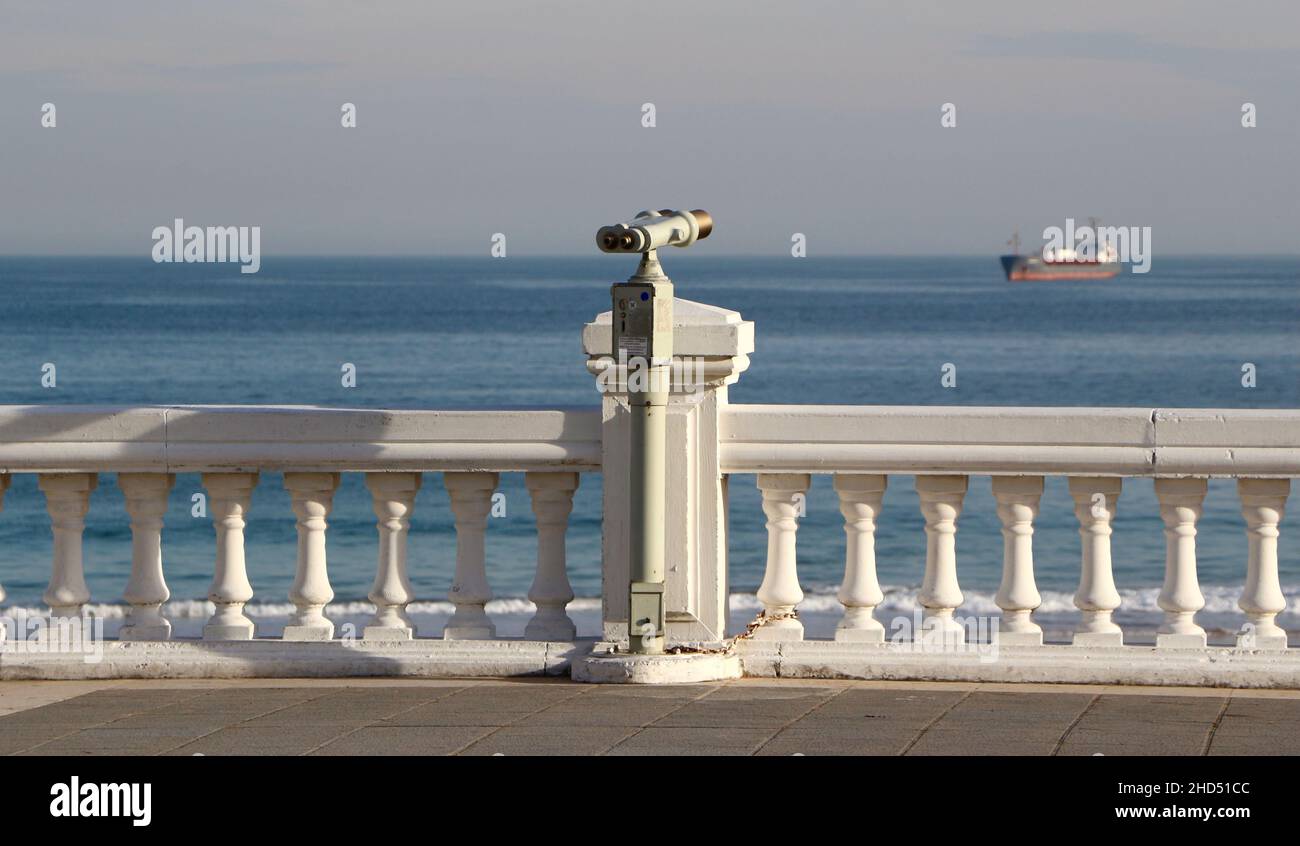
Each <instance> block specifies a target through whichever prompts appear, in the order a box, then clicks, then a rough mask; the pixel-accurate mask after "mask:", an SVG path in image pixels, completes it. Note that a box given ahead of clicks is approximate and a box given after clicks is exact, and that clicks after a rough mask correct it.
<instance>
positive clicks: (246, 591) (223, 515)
mask: <svg viewBox="0 0 1300 846" xmlns="http://www.w3.org/2000/svg"><path fill="white" fill-rule="evenodd" d="M257 481H258V474H256V473H204V474H203V486H204V487H205V488H207V490H208V511H209V512H211V514H212V526H213V528H214V529H215V530H216V533H217V563H216V569H215V571H214V573H213V576H212V585H211V587H209V588H208V599H209V600H211V601H212V604H213V605H215V606H216V611H215V612H214V613H213V615H212V618H211V619H210V620H208V622H207V625H205V626H204V627H203V639H204V640H252V639H253V637H254V635H255V634H256V628H257V627H256V626H255V625H254V623H253V621H252V620H251V619H249V617H248V616H247V615H246V614H245V613H244V605H245V604H247V603H248V601H249V600H250V599H252V598H253V586H252V585H251V584H249V582H248V569H247V567H246V565H245V562H244V515H246V514H247V513H248V505H249V500H251V499H252V496H253V488H255V487H257Z"/></svg>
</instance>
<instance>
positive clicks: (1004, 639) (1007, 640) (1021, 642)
mask: <svg viewBox="0 0 1300 846" xmlns="http://www.w3.org/2000/svg"><path fill="white" fill-rule="evenodd" d="M998 644H999V645H1001V646H1042V645H1043V633H1042V632H998Z"/></svg>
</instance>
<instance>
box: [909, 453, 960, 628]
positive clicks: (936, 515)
mask: <svg viewBox="0 0 1300 846" xmlns="http://www.w3.org/2000/svg"><path fill="white" fill-rule="evenodd" d="M966 484H967V480H966V477H965V476H917V477H916V493H917V495H918V496H919V498H920V500H921V514H922V515H923V516H924V517H925V578H924V579H923V580H922V582H921V590H920V592H919V593H918V594H917V597H916V598H917V602H919V603H920V604H921V607H922V608H924V609H925V610H924V615H925V616H924V620H923V625H924V626H925V632H924V636H925V637H927V638H931V637H932V638H934V639H936V640H937V641H938V642H941V643H962V642H964V641H965V639H966V630H965V628H964V627H963V626H962V625H961V624H959V623H958V622H957V621H956V620H955V619H954V618H953V613H954V612H955V611H956V610H957V607H958V606H960V605H961V603H962V600H963V599H964V597H963V596H962V593H961V588H960V587H959V586H958V584H957V518H958V517H960V516H961V506H962V500H963V499H965V497H966ZM917 634H918V636H920V635H922V633H920V632H918V633H917Z"/></svg>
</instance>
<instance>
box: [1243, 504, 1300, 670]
mask: <svg viewBox="0 0 1300 846" xmlns="http://www.w3.org/2000/svg"><path fill="white" fill-rule="evenodd" d="M1290 493H1291V480H1290V479H1238V480H1237V495H1238V496H1239V497H1240V498H1241V513H1242V516H1243V517H1245V518H1246V538H1247V541H1248V549H1247V557H1246V587H1245V590H1243V591H1242V592H1241V599H1239V600H1238V601H1237V607H1239V608H1240V609H1241V610H1242V611H1244V612H1246V621H1247V625H1248V626H1249V628H1246V629H1244V630H1243V631H1242V633H1241V634H1239V635H1238V636H1237V645H1238V646H1239V647H1241V648H1243V649H1286V631H1285V630H1284V629H1282V627H1281V626H1279V625H1278V624H1277V622H1276V620H1275V618H1276V617H1277V615H1278V614H1280V613H1281V612H1283V611H1285V610H1286V597H1285V596H1283V595H1282V587H1281V584H1280V583H1279V581H1278V575H1277V541H1278V536H1279V535H1280V534H1281V532H1280V529H1279V528H1278V524H1280V523H1281V522H1282V516H1283V515H1284V514H1285V511H1286V498H1287V496H1288V495H1289V494H1290Z"/></svg>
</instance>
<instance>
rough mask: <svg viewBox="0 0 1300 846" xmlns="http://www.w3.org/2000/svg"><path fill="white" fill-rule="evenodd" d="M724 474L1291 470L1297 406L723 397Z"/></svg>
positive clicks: (1297, 464) (1299, 442) (1296, 459)
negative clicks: (765, 401)
mask: <svg viewBox="0 0 1300 846" xmlns="http://www.w3.org/2000/svg"><path fill="white" fill-rule="evenodd" d="M720 429H721V431H720V435H719V437H720V444H719V450H720V453H721V456H720V460H721V465H722V471H723V472H724V473H832V472H839V473H885V472H892V473H922V474H932V473H937V474H953V473H962V474H974V475H1018V474H1026V473H1029V474H1045V475H1089V476H1182V475H1197V476H1229V477H1242V476H1246V477H1252V478H1287V477H1292V476H1297V475H1300V411H1295V410H1236V409H1144V408H1132V409H1128V408H1014V407H1007V408H1000V407H951V406H838V405H820V406H807V405H804V406H801V405H728V406H726V407H725V409H724V410H723V413H722V420H721V425H720Z"/></svg>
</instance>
